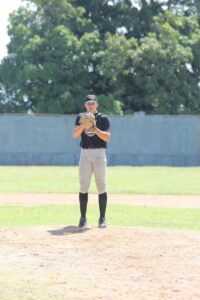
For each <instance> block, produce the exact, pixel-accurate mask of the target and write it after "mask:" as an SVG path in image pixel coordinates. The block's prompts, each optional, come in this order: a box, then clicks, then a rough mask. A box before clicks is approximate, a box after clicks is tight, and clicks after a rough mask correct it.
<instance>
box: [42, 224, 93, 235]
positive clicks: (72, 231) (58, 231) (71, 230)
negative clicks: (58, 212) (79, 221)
mask: <svg viewBox="0 0 200 300" xmlns="http://www.w3.org/2000/svg"><path fill="white" fill-rule="evenodd" d="M88 230H90V228H84V229H81V228H79V227H78V226H72V225H70V226H67V227H64V228H61V229H55V230H48V231H47V232H49V233H50V234H51V235H67V234H75V233H83V232H86V231H88Z"/></svg>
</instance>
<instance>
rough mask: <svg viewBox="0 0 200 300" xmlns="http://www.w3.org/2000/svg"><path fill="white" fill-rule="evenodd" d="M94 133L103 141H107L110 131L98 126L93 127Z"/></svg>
mask: <svg viewBox="0 0 200 300" xmlns="http://www.w3.org/2000/svg"><path fill="white" fill-rule="evenodd" d="M94 133H95V134H96V135H97V136H98V137H99V138H100V139H102V140H103V141H104V142H109V140H110V131H109V130H106V131H102V130H100V129H99V128H97V127H96V128H95V130H94Z"/></svg>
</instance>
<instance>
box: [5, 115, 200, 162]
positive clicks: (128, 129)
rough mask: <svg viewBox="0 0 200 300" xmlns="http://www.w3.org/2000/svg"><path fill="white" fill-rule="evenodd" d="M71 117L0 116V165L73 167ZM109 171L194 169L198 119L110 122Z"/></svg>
mask: <svg viewBox="0 0 200 300" xmlns="http://www.w3.org/2000/svg"><path fill="white" fill-rule="evenodd" d="M74 120H75V116H71V115H70V116H67V115H34V116H30V115H0V165H77V164H78V160H79V153H80V147H79V142H80V140H79V139H77V140H74V139H73V138H72V135H71V133H72V128H73V124H74ZM110 121H111V134H112V137H111V141H110V143H109V147H108V150H107V156H108V163H109V164H110V165H123V164H124V165H171V166H195V165H197V166H198V165H200V118H199V117H196V116H113V117H110Z"/></svg>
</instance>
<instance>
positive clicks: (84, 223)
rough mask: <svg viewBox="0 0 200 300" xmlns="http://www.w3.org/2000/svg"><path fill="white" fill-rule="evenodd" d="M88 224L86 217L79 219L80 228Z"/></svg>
mask: <svg viewBox="0 0 200 300" xmlns="http://www.w3.org/2000/svg"><path fill="white" fill-rule="evenodd" d="M86 226H87V220H86V218H83V217H81V218H80V221H79V224H78V227H79V228H86Z"/></svg>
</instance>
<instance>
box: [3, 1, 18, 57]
mask: <svg viewBox="0 0 200 300" xmlns="http://www.w3.org/2000/svg"><path fill="white" fill-rule="evenodd" d="M20 5H23V2H22V1H21V0H6V1H5V2H4V1H3V3H2V6H1V10H0V28H1V35H0V59H2V58H3V57H4V56H6V54H7V49H6V45H7V44H8V42H9V37H8V35H7V25H8V16H9V13H11V12H13V11H14V10H16V9H17V8H18V7H19V6H20Z"/></svg>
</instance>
